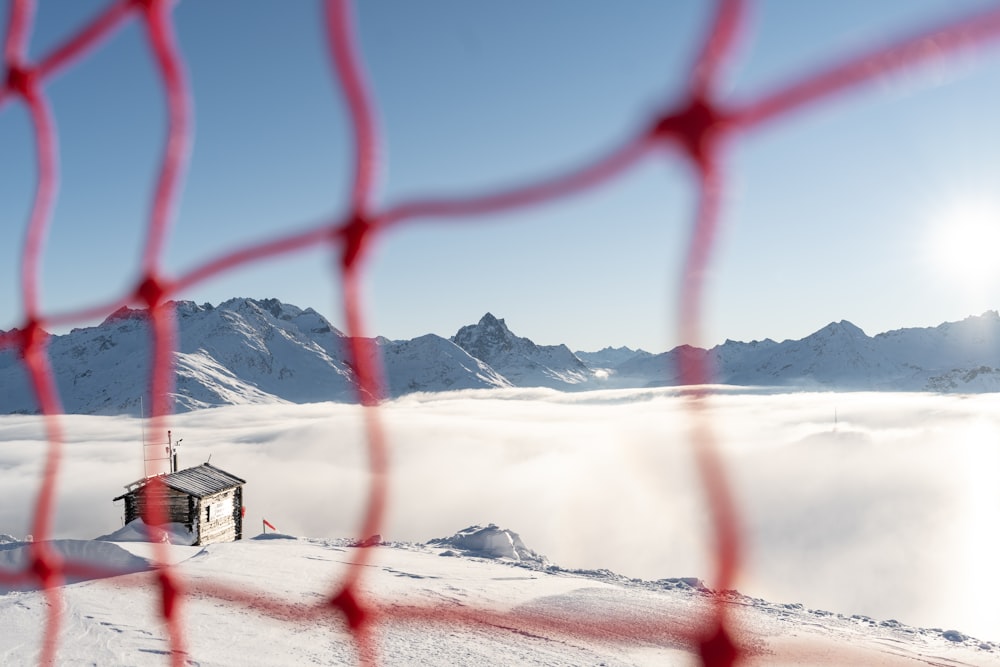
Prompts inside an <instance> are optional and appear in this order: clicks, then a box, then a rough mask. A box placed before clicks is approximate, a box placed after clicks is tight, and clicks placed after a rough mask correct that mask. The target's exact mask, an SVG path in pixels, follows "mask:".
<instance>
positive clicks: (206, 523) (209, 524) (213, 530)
mask: <svg viewBox="0 0 1000 667" xmlns="http://www.w3.org/2000/svg"><path fill="white" fill-rule="evenodd" d="M242 507H243V487H239V486H238V487H235V488H232V489H227V490H225V491H222V492H220V493H216V494H214V495H211V496H206V497H204V498H202V499H201V501H200V502H199V503H198V542H197V544H212V543H213V542H232V541H234V540H239V539H243V516H242V512H241V508H242Z"/></svg>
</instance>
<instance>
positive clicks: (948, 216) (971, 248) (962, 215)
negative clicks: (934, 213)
mask: <svg viewBox="0 0 1000 667" xmlns="http://www.w3.org/2000/svg"><path fill="white" fill-rule="evenodd" d="M998 252H1000V206H997V205H996V204H994V203H992V202H983V201H979V202H972V201H969V202H966V203H964V204H961V205H958V206H955V207H952V208H951V210H950V211H949V212H947V213H945V214H943V215H942V216H940V217H939V219H938V222H937V223H936V227H935V228H934V229H933V231H932V233H931V236H930V238H929V242H928V255H929V258H930V260H931V262H932V263H933V264H934V266H935V268H936V270H937V271H938V272H939V273H940V274H941V275H942V277H943V278H944V279H946V280H948V281H949V282H952V283H954V284H955V285H956V286H958V287H961V288H962V289H963V290H968V291H972V292H976V291H979V290H985V289H989V288H990V287H991V286H992V285H993V284H994V283H995V282H996V281H997V280H1000V261H998Z"/></svg>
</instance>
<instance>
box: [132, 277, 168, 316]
mask: <svg viewBox="0 0 1000 667" xmlns="http://www.w3.org/2000/svg"><path fill="white" fill-rule="evenodd" d="M166 293H167V290H166V288H165V287H164V286H163V283H162V282H161V281H160V280H159V279H158V278H157V277H156V276H153V275H147V276H146V277H145V278H144V279H143V281H142V282H141V283H139V286H138V287H137V288H136V290H135V294H134V296H135V298H136V299H138V300H139V301H142V302H143V303H145V304H146V306H147V307H148V308H149V310H150V311H152V310H153V309H154V308H156V307H157V306H159V305H160V303H161V302H162V301H163V298H164V296H165V295H166Z"/></svg>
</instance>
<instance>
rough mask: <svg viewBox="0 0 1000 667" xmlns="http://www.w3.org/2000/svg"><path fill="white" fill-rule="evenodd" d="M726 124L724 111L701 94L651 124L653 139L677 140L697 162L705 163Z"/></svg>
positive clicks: (699, 163)
mask: <svg viewBox="0 0 1000 667" xmlns="http://www.w3.org/2000/svg"><path fill="white" fill-rule="evenodd" d="M725 125H726V117H725V115H724V114H723V113H722V112H720V111H719V109H718V108H717V107H716V106H715V105H713V104H712V103H711V102H709V101H708V100H706V99H705V98H703V97H693V98H692V99H691V100H690V101H689V102H688V103H687V106H685V107H682V108H681V109H680V110H679V111H676V112H674V113H671V114H667V115H666V116H664V117H662V118H660V119H659V120H658V121H656V123H655V124H654V125H653V129H652V135H653V137H655V138H656V139H659V140H661V141H663V140H676V141H677V142H678V143H679V144H680V146H681V147H682V148H683V149H684V150H685V151H686V152H687V154H688V157H690V158H691V159H692V160H693V161H694V162H695V163H696V164H698V165H705V164H707V163H708V160H709V158H710V156H711V155H712V154H713V153H714V146H715V143H716V142H717V141H718V139H719V137H720V136H721V134H722V130H723V129H724V128H725Z"/></svg>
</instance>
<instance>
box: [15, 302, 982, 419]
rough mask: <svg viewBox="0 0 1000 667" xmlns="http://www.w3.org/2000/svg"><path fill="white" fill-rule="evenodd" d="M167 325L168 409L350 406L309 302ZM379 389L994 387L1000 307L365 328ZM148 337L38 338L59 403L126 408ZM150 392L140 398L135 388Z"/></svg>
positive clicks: (131, 408)
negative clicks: (869, 326)
mask: <svg viewBox="0 0 1000 667" xmlns="http://www.w3.org/2000/svg"><path fill="white" fill-rule="evenodd" d="M174 307H175V311H176V319H177V329H178V340H177V344H178V350H177V352H176V353H175V355H174V360H175V370H176V378H175V382H176V385H175V393H174V403H175V407H176V409H177V410H180V411H184V410H192V409H197V408H204V407H211V406H218V405H233V404H258V403H274V402H291V403H308V402H317V401H338V402H354V401H356V400H357V389H356V376H355V372H354V369H353V366H352V364H351V363H350V361H349V359H350V356H349V354H348V347H349V346H348V343H349V341H348V339H347V337H346V336H345V335H344V334H343V333H342V332H341V331H339V330H337V328H336V327H334V326H333V325H332V324H330V322H328V321H327V320H326V319H325V318H324V317H323V316H322V315H320V314H319V313H317V312H316V311H315V310H313V309H311V308H306V309H304V310H303V309H301V308H298V307H297V306H293V305H290V304H284V303H281V302H280V301H277V300H276V299H263V300H254V299H246V298H238V299H230V300H229V301H226V302H224V303H221V304H219V305H218V306H215V307H213V306H212V305H211V304H203V305H197V304H195V303H193V302H190V301H180V302H176V303H175V304H174ZM369 342H370V343H371V345H370V346H369V348H370V349H371V350H373V351H375V352H377V353H378V354H379V356H380V361H381V363H382V368H383V370H384V376H385V379H386V385H387V386H386V394H387V395H388V396H389V397H397V396H401V395H403V394H407V393H411V392H417V391H420V392H434V391H448V390H456V389H478V388H495V387H511V386H514V387H549V388H553V389H560V390H573V391H579V390H586V389H599V388H609V387H651V386H673V385H677V384H680V377H679V375H678V372H677V361H678V359H679V358H680V357H681V356H682V355H688V356H693V357H695V358H696V359H697V360H698V361H699V362H703V363H704V364H705V366H706V367H707V368H709V369H711V371H712V380H713V381H714V382H717V383H720V384H730V385H754V386H767V387H784V388H789V389H802V388H822V389H831V390H833V389H837V390H895V391H935V392H958V393H961V392H992V391H1000V315H998V313H997V312H996V311H989V312H986V313H984V314H982V315H979V316H974V317H968V318H966V319H965V320H962V321H960V322H948V323H945V324H941V325H939V326H937V327H926V328H911V329H898V330H895V331H889V332H886V333H882V334H878V335H876V336H868V335H867V334H865V332H864V331H862V330H861V329H860V328H858V327H857V326H855V325H853V324H851V323H850V322H847V321H841V322H836V323H831V324H829V325H827V326H825V327H823V328H822V329H820V330H819V331H817V332H815V333H813V334H811V335H809V336H806V337H805V338H802V339H801V340H786V341H782V342H780V343H778V342H775V341H773V340H770V339H767V340H763V341H752V342H749V343H746V342H738V341H732V340H727V341H726V342H725V343H723V344H722V345H718V346H716V347H713V348H711V349H709V350H703V349H700V348H694V347H690V346H680V347H677V348H674V349H673V350H670V351H668V352H664V353H662V354H655V355H654V354H650V353H649V352H645V351H643V350H631V349H629V348H617V349H615V348H605V349H603V350H600V351H598V352H577V353H574V352H571V351H570V350H569V348H568V347H566V346H565V345H536V344H535V343H534V342H532V341H531V340H530V339H528V338H524V337H521V336H518V335H516V334H514V333H513V332H512V331H511V330H510V329H509V328H508V327H507V324H506V323H505V322H504V320H502V319H498V318H496V317H494V316H493V315H492V314H490V313H487V314H486V315H484V316H483V317H482V319H480V321H479V322H478V323H477V324H472V325H469V326H464V327H462V328H461V329H459V331H458V332H457V333H456V334H455V335H454V336H453V337H452V338H451V340H448V339H446V338H443V337H441V336H438V335H435V334H427V335H424V336H420V337H418V338H414V339H412V340H398V341H391V340H387V339H385V338H381V337H380V338H376V339H373V340H371V341H369ZM150 348H151V336H150V332H149V329H148V321H147V318H146V314H145V312H144V311H142V310H132V309H129V308H122V309H120V310H119V311H117V312H115V313H114V314H112V315H111V316H110V317H108V318H107V319H106V320H105V321H104V322H102V323H101V324H100V325H98V326H94V327H87V328H81V329H74V330H73V331H71V332H70V333H68V334H65V335H53V336H51V337H50V339H49V347H48V350H49V357H50V359H51V364H52V368H53V372H54V375H55V379H56V384H57V387H58V390H59V395H60V398H61V401H62V406H63V410H64V411H65V412H67V413H78V414H133V415H135V414H138V413H139V411H140V401H141V400H142V399H141V398H140V397H143V396H144V395H146V394H147V392H148V389H147V385H148V382H149V374H150V362H149V359H150ZM145 400H146V401H148V400H149V399H148V395H146V398H145ZM37 411H38V405H37V402H36V399H35V396H34V392H33V391H32V389H31V384H30V381H29V379H28V376H27V374H26V373H25V370H24V367H23V365H22V364H21V363H20V360H19V358H18V353H17V351H16V350H15V349H13V348H6V349H2V350H0V413H34V412H37Z"/></svg>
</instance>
